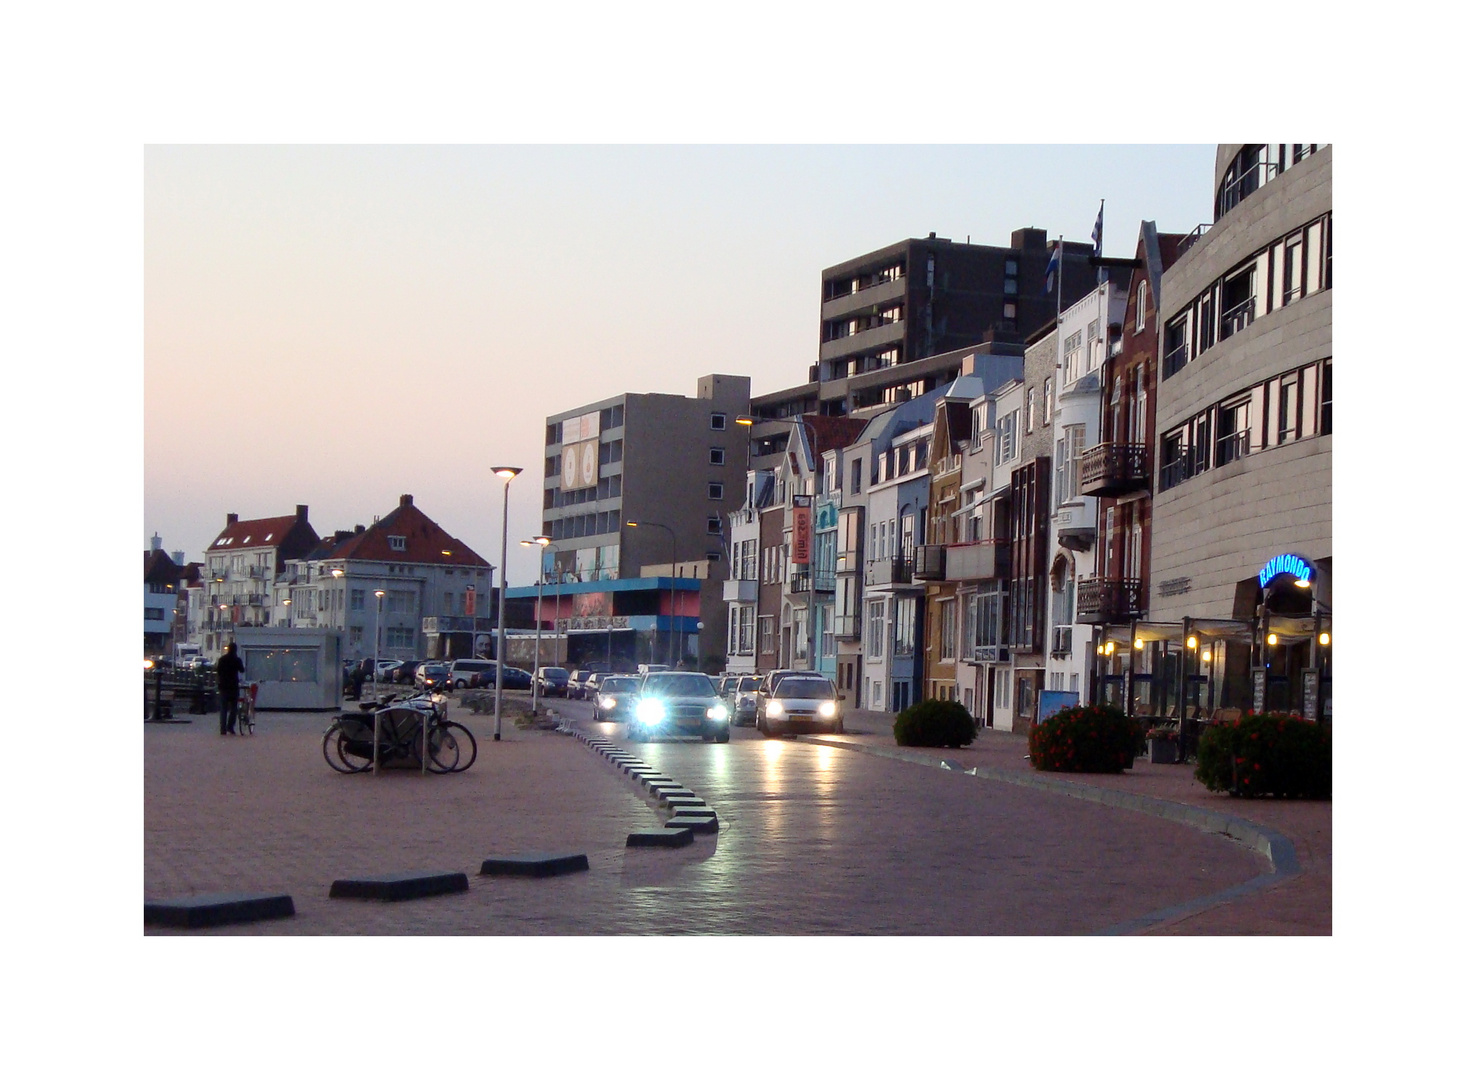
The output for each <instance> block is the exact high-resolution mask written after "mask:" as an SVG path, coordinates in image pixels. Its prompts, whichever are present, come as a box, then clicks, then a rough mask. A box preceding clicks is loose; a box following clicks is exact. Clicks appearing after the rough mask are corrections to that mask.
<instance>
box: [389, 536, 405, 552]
mask: <svg viewBox="0 0 1476 1080" xmlns="http://www.w3.org/2000/svg"><path fill="white" fill-rule="evenodd" d="M389 546H390V550H391V551H404V550H405V538H404V537H403V536H391V537H390V538H389Z"/></svg>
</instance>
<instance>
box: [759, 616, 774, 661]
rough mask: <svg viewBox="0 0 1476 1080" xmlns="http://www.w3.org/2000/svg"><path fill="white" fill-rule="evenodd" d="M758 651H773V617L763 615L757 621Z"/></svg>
mask: <svg viewBox="0 0 1476 1080" xmlns="http://www.w3.org/2000/svg"><path fill="white" fill-rule="evenodd" d="M759 651H760V652H766V653H771V652H773V651H774V616H772V615H764V616H762V617H760V619H759Z"/></svg>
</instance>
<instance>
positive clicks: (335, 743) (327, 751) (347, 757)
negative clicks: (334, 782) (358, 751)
mask: <svg viewBox="0 0 1476 1080" xmlns="http://www.w3.org/2000/svg"><path fill="white" fill-rule="evenodd" d="M348 741H349V740H348V738H347V737H346V736H345V735H344V733H343V728H342V726H341V725H339V724H337V723H335V724H333V725H332V726H331V727H330V728H329V729H328V730H327V731H325V732H323V760H324V761H326V762H328V764H329V766H330V767H332V768H333V769H334V770H336V771H337V772H341V773H357V772H363V771H364V770H365V769H367V768H369V766H371V765H372V764H373V763H374V762H373V759H371V758H361V757H358V756H357V755H355V754H352V753H349V752H348V749H347V743H348Z"/></svg>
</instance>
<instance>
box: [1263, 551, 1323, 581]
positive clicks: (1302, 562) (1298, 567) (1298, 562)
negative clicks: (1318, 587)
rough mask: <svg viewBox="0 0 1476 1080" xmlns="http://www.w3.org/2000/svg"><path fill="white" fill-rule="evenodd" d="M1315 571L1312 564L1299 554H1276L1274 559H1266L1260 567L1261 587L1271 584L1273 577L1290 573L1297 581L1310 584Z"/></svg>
mask: <svg viewBox="0 0 1476 1080" xmlns="http://www.w3.org/2000/svg"><path fill="white" fill-rule="evenodd" d="M1315 573H1316V571H1315V570H1313V569H1312V564H1311V563H1309V562H1308V561H1307V560H1306V559H1304V558H1302V557H1301V556H1300V555H1291V554H1287V555H1278V556H1276V557H1275V558H1274V559H1269V560H1267V562H1266V565H1265V566H1263V567H1261V588H1263V589H1264V588H1265V587H1266V586H1267V585H1269V584H1271V582H1272V580H1273V579H1274V578H1278V577H1280V576H1281V575H1282V574H1290V575H1291V576H1292V577H1294V578H1296V579H1297V581H1299V582H1301V583H1303V584H1310V583H1311V581H1312V577H1313V575H1314V574H1315Z"/></svg>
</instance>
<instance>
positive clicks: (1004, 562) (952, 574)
mask: <svg viewBox="0 0 1476 1080" xmlns="http://www.w3.org/2000/svg"><path fill="white" fill-rule="evenodd" d="M943 574H944V580H945V581H986V580H989V579H991V578H1008V577H1009V576H1010V544H1009V541H1008V540H977V541H975V542H974V543H971V544H950V545H949V546H948V557H947V559H946V560H945V562H944V566H943Z"/></svg>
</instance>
